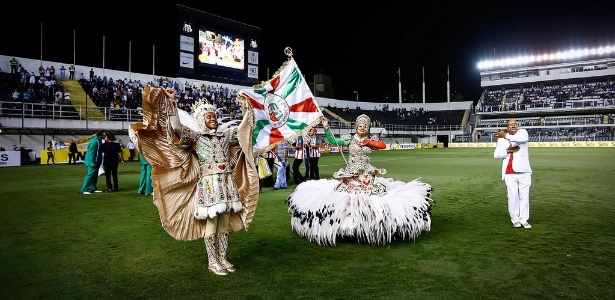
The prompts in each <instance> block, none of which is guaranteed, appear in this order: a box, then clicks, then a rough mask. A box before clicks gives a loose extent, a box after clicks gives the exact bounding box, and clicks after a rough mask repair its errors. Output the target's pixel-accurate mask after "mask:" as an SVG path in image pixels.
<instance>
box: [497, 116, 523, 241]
mask: <svg viewBox="0 0 615 300" xmlns="http://www.w3.org/2000/svg"><path fill="white" fill-rule="evenodd" d="M493 135H494V136H495V137H497V138H498V140H497V145H496V147H495V151H494V152H493V157H494V158H496V159H501V160H502V180H503V181H504V182H505V183H506V193H507V197H508V214H509V215H510V221H511V222H512V224H513V226H514V227H515V228H521V227H523V228H527V229H530V228H532V225H530V223H528V220H529V219H530V186H531V185H532V168H531V167H530V153H529V151H528V141H529V135H528V133H527V130H525V129H520V128H519V124H518V123H517V121H516V120H515V119H510V120H508V123H507V125H506V131H504V130H501V131H498V132H496V133H494V134H493Z"/></svg>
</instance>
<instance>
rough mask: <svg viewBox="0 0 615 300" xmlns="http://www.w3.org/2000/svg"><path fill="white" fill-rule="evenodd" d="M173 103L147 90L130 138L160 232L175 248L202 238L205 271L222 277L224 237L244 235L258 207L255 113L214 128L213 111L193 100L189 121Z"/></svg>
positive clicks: (166, 93) (170, 95)
mask: <svg viewBox="0 0 615 300" xmlns="http://www.w3.org/2000/svg"><path fill="white" fill-rule="evenodd" d="M174 98H175V97H174V91H173V89H166V90H165V89H163V88H155V87H151V86H149V85H148V86H146V88H145V90H144V93H143V106H142V107H143V121H142V122H140V123H135V124H132V125H131V126H130V131H129V134H130V139H131V140H132V141H133V143H134V144H135V146H136V148H137V150H138V151H139V153H140V154H141V155H143V157H144V158H146V159H147V161H148V162H149V163H150V164H151V165H152V172H151V178H152V185H153V189H154V192H153V198H154V199H153V201H154V204H155V205H156V207H157V208H158V212H159V215H160V220H161V222H162V226H163V228H164V229H165V231H166V232H167V233H168V234H169V235H171V236H172V237H173V238H175V239H176V240H180V241H186V240H196V239H199V238H201V237H203V238H204V241H205V248H206V251H207V257H208V269H209V271H210V272H212V273H214V274H216V275H227V274H228V273H232V272H235V271H236V268H235V266H234V265H232V264H231V263H230V262H228V260H227V259H226V252H227V248H228V236H229V233H230V232H236V231H239V230H241V229H243V228H245V229H246V230H247V228H248V227H249V225H250V223H251V222H252V219H253V218H254V213H255V210H256V205H257V203H258V196H259V185H258V184H259V183H258V180H259V177H258V172H257V170H256V167H255V165H254V158H253V155H252V144H251V134H252V128H253V114H252V111H251V109H244V110H245V112H244V114H243V115H244V118H243V120H242V121H241V123H239V124H238V125H236V126H233V125H230V126H229V125H228V124H219V123H218V120H217V118H216V115H215V107H214V106H213V105H210V104H206V103H203V102H202V101H199V102H197V103H195V105H194V106H193V107H192V109H193V112H192V114H189V113H187V112H185V111H183V110H180V109H177V103H176V102H175V99H174ZM244 149H245V151H244Z"/></svg>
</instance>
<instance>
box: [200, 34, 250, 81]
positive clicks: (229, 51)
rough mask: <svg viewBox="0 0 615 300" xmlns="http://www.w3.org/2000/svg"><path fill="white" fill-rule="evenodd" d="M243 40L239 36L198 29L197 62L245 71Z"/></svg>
mask: <svg viewBox="0 0 615 300" xmlns="http://www.w3.org/2000/svg"><path fill="white" fill-rule="evenodd" d="M244 45H245V39H244V38H243V37H242V36H240V35H239V34H231V33H228V32H224V31H220V30H213V29H212V28H208V27H205V26H200V27H199V43H198V46H199V48H198V51H197V60H198V62H199V63H200V64H205V65H211V66H217V67H223V68H231V69H236V70H242V71H243V70H245V68H246V62H245V48H244Z"/></svg>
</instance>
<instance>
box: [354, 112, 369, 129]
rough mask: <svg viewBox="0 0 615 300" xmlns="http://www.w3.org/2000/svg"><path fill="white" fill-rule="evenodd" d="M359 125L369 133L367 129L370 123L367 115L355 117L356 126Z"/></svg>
mask: <svg viewBox="0 0 615 300" xmlns="http://www.w3.org/2000/svg"><path fill="white" fill-rule="evenodd" d="M359 125H363V126H365V127H366V128H367V132H369V127H371V125H372V121H371V120H370V118H369V117H368V116H367V115H365V114H363V115H360V116H358V117H357V124H356V126H359Z"/></svg>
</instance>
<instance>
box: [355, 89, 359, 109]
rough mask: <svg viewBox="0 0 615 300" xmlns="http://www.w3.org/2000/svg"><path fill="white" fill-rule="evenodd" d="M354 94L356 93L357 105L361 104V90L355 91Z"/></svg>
mask: <svg viewBox="0 0 615 300" xmlns="http://www.w3.org/2000/svg"><path fill="white" fill-rule="evenodd" d="M354 94H355V95H356V99H357V106H359V91H354Z"/></svg>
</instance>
